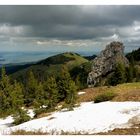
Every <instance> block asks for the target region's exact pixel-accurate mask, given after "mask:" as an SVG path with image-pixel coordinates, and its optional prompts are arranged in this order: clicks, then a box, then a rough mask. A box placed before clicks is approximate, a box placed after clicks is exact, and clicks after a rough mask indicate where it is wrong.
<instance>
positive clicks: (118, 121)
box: [0, 102, 140, 134]
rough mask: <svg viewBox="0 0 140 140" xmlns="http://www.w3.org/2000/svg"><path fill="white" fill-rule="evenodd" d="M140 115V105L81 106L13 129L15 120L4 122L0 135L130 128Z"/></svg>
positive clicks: (111, 103)
mask: <svg viewBox="0 0 140 140" xmlns="http://www.w3.org/2000/svg"><path fill="white" fill-rule="evenodd" d="M138 114H140V102H102V103H97V104H95V103H93V102H87V103H81V106H80V107H77V108H75V109H74V111H65V112H64V111H58V112H54V113H52V115H51V116H48V117H43V118H40V119H34V120H31V121H29V122H26V123H23V124H20V125H17V126H13V127H9V126H7V125H6V124H9V123H11V122H12V121H13V120H12V118H11V117H9V118H6V119H5V120H0V133H1V134H4V133H6V134H7V133H10V131H15V130H19V129H22V130H26V131H37V130H41V131H43V132H45V131H47V132H51V131H54V130H55V131H56V132H57V133H59V132H61V130H63V131H65V132H76V131H77V132H83V133H88V134H92V133H98V132H104V131H108V130H112V129H114V128H121V127H127V125H126V124H127V123H128V120H129V119H131V118H132V117H134V116H136V115H138Z"/></svg>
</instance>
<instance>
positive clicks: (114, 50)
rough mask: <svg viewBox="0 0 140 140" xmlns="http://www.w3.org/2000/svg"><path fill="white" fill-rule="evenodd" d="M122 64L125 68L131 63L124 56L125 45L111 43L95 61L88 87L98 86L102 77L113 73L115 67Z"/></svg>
mask: <svg viewBox="0 0 140 140" xmlns="http://www.w3.org/2000/svg"><path fill="white" fill-rule="evenodd" d="M120 62H121V63H123V64H124V65H125V66H128V65H129V61H128V60H127V58H126V57H125V56H124V45H123V43H121V42H111V43H110V44H109V45H107V46H106V48H105V50H103V51H102V52H101V53H100V54H99V56H97V57H96V58H95V59H94V60H93V62H92V68H91V72H90V73H89V75H88V78H87V83H88V85H89V86H90V85H92V86H94V85H96V84H97V83H98V82H99V81H100V78H101V77H102V76H105V75H107V74H108V73H110V72H112V71H113V70H114V69H115V65H116V64H117V63H120Z"/></svg>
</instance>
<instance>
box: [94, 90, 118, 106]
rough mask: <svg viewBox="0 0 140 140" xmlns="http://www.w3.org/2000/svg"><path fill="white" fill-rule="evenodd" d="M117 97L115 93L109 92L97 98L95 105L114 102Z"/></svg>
mask: <svg viewBox="0 0 140 140" xmlns="http://www.w3.org/2000/svg"><path fill="white" fill-rule="evenodd" d="M115 96H116V94H115V93H113V92H107V93H104V94H101V95H98V96H96V97H95V99H94V103H99V102H104V101H109V100H112V99H113V98H114V97H115Z"/></svg>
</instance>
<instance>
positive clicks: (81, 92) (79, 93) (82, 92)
mask: <svg viewBox="0 0 140 140" xmlns="http://www.w3.org/2000/svg"><path fill="white" fill-rule="evenodd" d="M85 93H86V92H84V91H80V92H78V95H82V94H85Z"/></svg>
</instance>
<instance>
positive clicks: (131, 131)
mask: <svg viewBox="0 0 140 140" xmlns="http://www.w3.org/2000/svg"><path fill="white" fill-rule="evenodd" d="M96 135H140V127H137V128H116V129H114V130H112V131H108V132H103V133H98V134H96Z"/></svg>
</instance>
